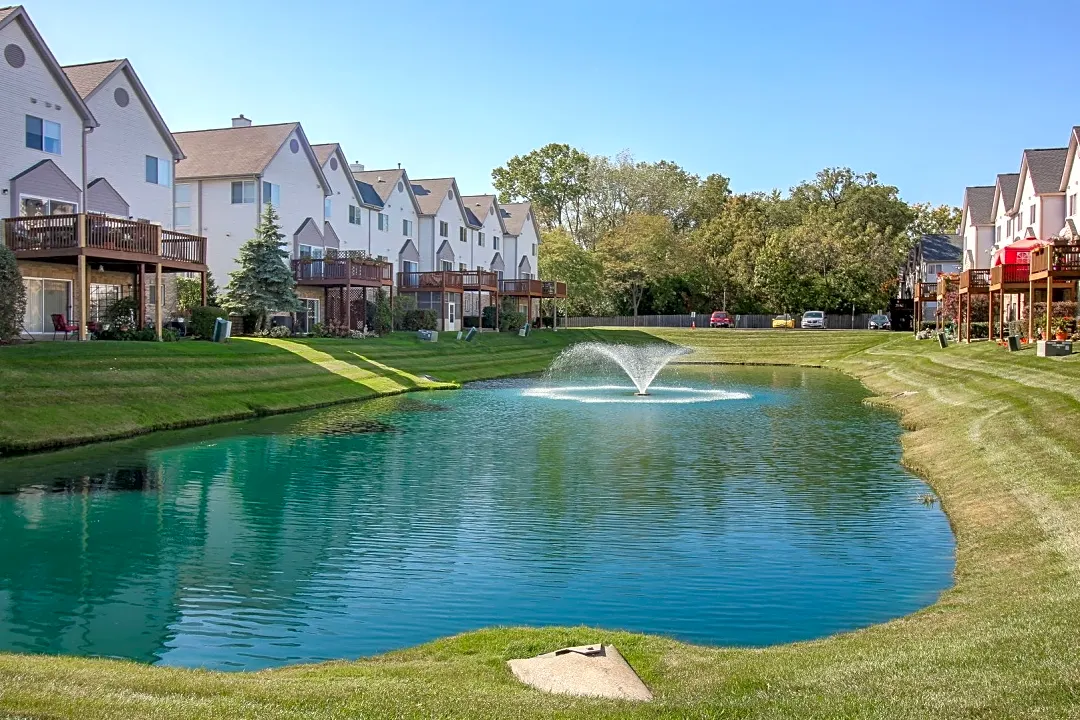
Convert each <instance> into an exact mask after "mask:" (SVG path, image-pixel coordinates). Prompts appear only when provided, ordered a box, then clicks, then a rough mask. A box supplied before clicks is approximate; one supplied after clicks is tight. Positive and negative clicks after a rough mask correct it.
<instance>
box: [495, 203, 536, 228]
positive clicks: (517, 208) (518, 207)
mask: <svg viewBox="0 0 1080 720" xmlns="http://www.w3.org/2000/svg"><path fill="white" fill-rule="evenodd" d="M499 207H500V208H501V209H502V217H503V225H505V226H506V232H508V233H510V234H511V235H520V234H521V229H522V228H523V227H525V218H526V217H527V216H528V215H529V213H530V212H532V203H531V202H519V203H503V204H501V205H499Z"/></svg>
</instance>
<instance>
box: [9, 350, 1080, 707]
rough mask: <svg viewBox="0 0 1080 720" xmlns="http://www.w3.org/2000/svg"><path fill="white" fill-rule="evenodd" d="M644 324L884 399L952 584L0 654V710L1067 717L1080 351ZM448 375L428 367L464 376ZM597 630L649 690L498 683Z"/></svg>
mask: <svg viewBox="0 0 1080 720" xmlns="http://www.w3.org/2000/svg"><path fill="white" fill-rule="evenodd" d="M657 334H658V335H660V336H661V337H663V338H664V339H667V340H671V341H676V342H682V343H687V344H692V345H694V346H695V347H696V348H697V350H696V352H695V353H694V354H693V355H691V356H689V357H688V358H687V359H688V360H690V361H729V362H775V363H797V364H824V365H826V366H829V367H835V368H837V369H840V370H843V371H844V372H847V373H850V374H852V375H854V376H856V377H858V378H860V379H861V380H862V381H863V382H864V383H865V384H866V385H867V386H868V387H869V388H870V389H871V390H872V391H873V392H875V393H876V394H877V395H878V396H879V398H880V401H881V402H886V403H888V404H889V405H890V406H892V407H894V408H896V409H897V410H898V411H899V412H900V413H902V418H903V423H904V424H905V426H906V427H907V428H908V429H909V430H910V432H908V433H907V434H906V435H905V436H904V440H903V442H904V451H905V452H904V458H905V461H906V462H908V463H909V464H910V465H912V466H913V467H915V468H917V469H918V470H919V471H920V472H922V473H923V474H924V475H925V476H926V477H928V478H929V480H930V481H931V483H932V484H933V486H934V488H935V490H936V491H937V493H938V495H939V496H940V498H941V501H942V503H943V505H944V507H945V509H946V511H947V512H948V514H949V517H950V519H951V521H952V524H953V527H954V530H955V533H956V537H957V569H956V585H955V587H954V588H953V589H951V590H949V591H948V592H946V593H945V594H944V595H943V597H942V598H941V600H940V601H939V602H938V603H937V604H935V605H934V606H932V607H930V608H927V609H925V610H923V611H921V612H919V613H916V614H914V615H912V616H909V617H907V618H902V619H899V620H896V621H893V622H890V623H886V624H883V625H878V626H874V627H871V628H867V629H865V630H862V631H859V632H854V633H848V634H844V635H840V636H836V637H832V638H827V639H824V640H819V641H814V642H806V643H798V644H793V645H785V646H778V647H771V648H767V649H760V650H740V649H725V648H709V647H699V646H690V645H685V644H681V643H677V642H674V641H671V640H667V639H664V638H659V637H654V636H643V635H633V634H625V633H610V632H602V631H593V630H587V629H584V628H579V629H492V630H484V631H479V632H474V633H468V634H465V635H461V636H457V637H453V638H448V639H444V640H441V641H437V642H434V643H430V644H427V645H424V646H421V647H417V648H413V649H409V650H405V651H401V652H396V653H390V654H387V655H384V656H380V657H377V658H372V659H368V660H362V661H358V662H339V663H330V664H323V665H316V666H304V667H291V668H284V669H280V670H273V671H267V672H260V673H236V674H222V673H209V672H200V671H190V670H177V669H166V668H153V667H147V666H142V665H137V664H134V663H126V662H115V661H102V660H84V659H75V658H56V657H35V656H19V655H10V654H8V655H0V714H3V712H5V711H6V712H9V713H11V714H13V715H15V716H19V717H42V718H46V717H48V718H53V717H79V718H84V717H95V718H129V717H150V716H153V717H156V718H193V717H198V718H218V717H245V718H259V719H260V720H268V719H272V718H314V717H320V718H321V717H342V718H344V717H350V718H353V717H417V718H430V717H449V716H456V717H505V718H515V719H516V718H521V717H551V716H559V717H590V718H593V717H671V718H683V717H739V718H785V717H790V718H806V717H815V718H819V717H820V718H849V717H866V718H926V717H934V718H1068V717H1080V658H1078V656H1077V652H1076V650H1077V648H1080V623H1078V622H1077V618H1078V617H1080V522H1078V521H1080V481H1078V480H1077V478H1078V477H1080V472H1078V471H1080V439H1078V435H1077V433H1076V432H1075V430H1074V428H1075V427H1076V426H1077V423H1078V421H1080V383H1078V382H1077V380H1080V359H1073V358H1068V359H1063V360H1040V359H1037V358H1034V357H1032V356H1031V354H1030V352H1027V353H1023V354H1020V355H1009V354H1008V353H1006V352H1005V351H1004V350H1001V349H999V348H997V347H995V346H991V345H988V344H985V343H984V344H981V345H973V346H970V347H950V348H948V349H946V350H941V349H939V348H938V347H937V346H936V344H935V343H931V342H915V341H913V340H911V339H910V338H907V337H897V336H893V335H885V334H882V335H870V334H866V333H841V332H828V333H770V332H714V333H710V332H707V331H702V330H698V331H666V332H659V331H658V332H657ZM566 337H567V339H573V338H571V336H570V335H569V334H568V335H567V336H566ZM617 337H622V336H621V335H620V336H617ZM391 349H392V348H391ZM391 349H388V350H387V352H390V350H391ZM425 351H426V350H425ZM401 352H405V349H402V351H401ZM436 352H446V353H450V352H451V351H450V350H446V349H441V350H439V351H436ZM496 357H497V355H496ZM456 359H458V358H457V356H453V355H448V356H447V357H446V358H445V360H446V362H447V363H448V364H449V363H451V362H453V361H455V360H456ZM441 360H442V358H438V359H437V358H434V357H432V358H426V359H425V358H423V357H420V356H416V357H413V358H405V357H401V358H399V359H398V362H399V365H395V367H403V369H407V370H408V371H409V372H413V373H422V372H425V371H426V372H430V373H431V374H433V375H436V376H439V377H442V376H441V375H440V374H439V373H438V372H436V368H435V367H434V365H436V364H438V363H439V362H440V361H441ZM489 360H495V357H492V358H489ZM380 362H381V360H380ZM410 362H415V364H412V365H410V364H409V363H410ZM425 363H429V364H430V365H431V366H429V367H428V368H426V369H425V368H424V367H421V366H422V365H424V364H425ZM496 363H498V361H497V360H496ZM387 364H390V365H393V364H394V363H391V362H389V361H387ZM522 365H523V366H525V365H528V363H522ZM456 372H459V373H461V374H460V375H459V376H456V377H453V378H451V375H450V374H447V375H446V377H447V379H467V376H468V374H469V372H470V371H469V370H467V369H465V368H460V369H459V370H458V371H456ZM5 382H7V381H5ZM5 427H7V426H5ZM916 550H917V549H916ZM597 641H605V642H614V643H615V644H617V645H618V647H619V649H620V650H621V651H622V652H623V654H624V655H625V656H626V657H627V658H628V659H629V660H630V662H631V663H632V664H633V665H634V666H635V668H636V669H637V670H638V671H639V672H640V673H641V675H642V676H643V678H644V680H645V681H646V683H648V685H649V686H650V688H651V689H652V690H653V692H654V694H655V695H656V698H657V699H656V701H655V702H653V703H651V704H648V705H628V704H622V703H615V702H607V701H599V700H584V699H571V698H566V697H560V696H551V695H544V694H541V693H539V692H535V691H532V690H529V689H526V688H524V687H522V686H520V685H518V684H517V683H516V682H515V681H514V680H513V678H512V677H511V676H510V674H509V672H508V671H507V670H506V667H505V665H504V662H505V660H506V659H508V658H511V657H522V656H527V655H530V654H534V653H539V652H543V651H548V650H551V649H553V648H556V647H559V646H563V645H573V644H581V643H586V642H597Z"/></svg>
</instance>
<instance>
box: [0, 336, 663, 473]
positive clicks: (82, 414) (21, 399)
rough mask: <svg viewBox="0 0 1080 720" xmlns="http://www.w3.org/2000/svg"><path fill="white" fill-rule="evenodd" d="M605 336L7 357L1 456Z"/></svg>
mask: <svg viewBox="0 0 1080 720" xmlns="http://www.w3.org/2000/svg"><path fill="white" fill-rule="evenodd" d="M632 335H637V334H632ZM606 336H607V337H610V336H611V333H610V332H609V333H607V334H606ZM601 337H605V333H604V332H602V331H593V330H574V331H568V332H559V333H549V332H548V333H533V334H532V335H530V336H529V337H528V338H520V337H518V336H517V335H514V334H506V333H501V334H494V333H485V334H483V335H481V336H480V337H478V338H477V339H476V340H475V341H473V342H470V343H465V342H459V341H457V340H454V339H452V336H451V335H447V334H443V335H442V336H441V339H440V341H439V342H438V343H434V344H433V343H422V342H420V341H419V340H417V339H416V337H415V335H413V334H412V333H398V334H394V335H393V336H391V337H389V338H380V339H378V340H366V341H354V340H330V339H326V340H302V341H292V340H290V341H288V343H281V342H276V341H266V342H258V341H253V340H246V339H242V338H238V339H235V340H233V341H232V342H231V343H229V344H227V345H216V344H213V343H205V342H180V343H132V342H127V343H120V342H91V343H74V342H69V343H61V342H56V343H52V342H41V343H36V344H33V345H20V346H15V347H7V348H0V398H3V407H2V410H3V411H2V412H0V455H5V454H12V453H17V452H25V451H28V450H41V449H46V448H50V447H63V446H66V445H70V444H73V443H79V442H88V441H92V440H106V439H112V438H120V437H126V436H130V435H134V434H138V433H143V432H149V431H152V430H164V429H168V428H177V427H185V426H189V425H197V424H203V423H208V422H215V421H221V420H230V419H232V420H236V419H241V418H247V417H253V416H257V415H264V414H269V413H274V412H283V411H287V410H299V409H303V408H310V407H318V406H320V405H327V404H330V403H335V402H344V401H349V400H360V399H364V398H370V397H374V396H376V395H380V394H386V393H392V392H404V391H407V390H417V389H425V388H426V387H430V386H431V385H430V384H429V383H427V381H425V380H424V379H423V378H420V377H418V376H419V375H421V374H423V373H428V374H431V375H432V376H434V377H436V378H437V379H438V380H441V381H446V382H450V383H461V382H468V381H471V380H481V379H487V378H494V377H505V376H508V375H521V374H526V373H535V372H540V371H542V370H544V369H545V368H546V367H547V366H548V365H549V364H550V363H551V360H552V358H553V357H554V356H555V355H556V354H558V353H559V351H561V350H562V349H563V348H564V347H566V345H568V344H570V343H571V342H576V341H579V340H586V339H599V338H601ZM617 337H620V338H622V337H624V334H622V333H620V334H618V335H617ZM640 337H641V338H647V337H648V336H644V335H641V336H640ZM287 346H288V347H292V348H293V349H302V348H306V349H307V350H308V352H305V353H303V354H298V353H296V352H290V350H289V349H288V347H287ZM326 356H329V358H327V357H326Z"/></svg>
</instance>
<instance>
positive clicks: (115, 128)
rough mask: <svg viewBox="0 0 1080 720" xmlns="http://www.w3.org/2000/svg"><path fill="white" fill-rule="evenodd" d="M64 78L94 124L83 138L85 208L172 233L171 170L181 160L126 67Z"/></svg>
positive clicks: (102, 67)
mask: <svg viewBox="0 0 1080 720" xmlns="http://www.w3.org/2000/svg"><path fill="white" fill-rule="evenodd" d="M64 73H65V74H66V75H67V76H68V79H70V80H71V84H72V85H74V86H75V89H76V90H77V91H78V92H79V95H80V96H82V98H83V100H84V101H85V102H86V104H87V106H88V107H89V108H90V111H91V112H92V113H93V114H94V117H95V118H96V119H97V121H98V123H99V127H97V128H95V129H94V130H93V132H91V133H90V134H89V135H87V137H86V176H87V178H88V181H87V185H86V196H87V199H86V204H87V209H89V210H95V211H100V212H104V213H108V214H110V215H116V216H119V217H133V218H138V219H139V220H145V221H147V222H153V223H157V224H158V225H161V226H162V227H163V228H166V229H169V230H171V229H173V168H174V166H175V165H176V163H178V162H179V161H180V159H181V158H183V156H184V155H183V153H182V152H181V151H180V146H179V145H178V144H177V143H176V140H175V139H174V138H173V136H172V133H171V132H169V127H168V126H167V125H166V124H165V120H164V119H163V118H162V117H161V113H159V112H158V109H157V107H155V106H154V103H153V101H152V100H151V99H150V95H149V94H148V93H147V92H146V88H145V87H144V86H143V84H142V82H141V81H140V80H139V76H138V75H136V74H135V70H134V68H132V66H131V63H130V62H128V61H127V60H109V61H106V62H97V63H86V64H82V65H66V66H64Z"/></svg>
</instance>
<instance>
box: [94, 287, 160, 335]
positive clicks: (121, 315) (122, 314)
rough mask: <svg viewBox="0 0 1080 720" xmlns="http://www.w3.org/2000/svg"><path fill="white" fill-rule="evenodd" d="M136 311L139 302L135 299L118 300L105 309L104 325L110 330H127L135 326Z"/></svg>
mask: <svg viewBox="0 0 1080 720" xmlns="http://www.w3.org/2000/svg"><path fill="white" fill-rule="evenodd" d="M138 311H139V301H138V300H137V299H136V298H134V297H126V298H120V299H119V300H115V301H113V303H112V304H111V305H109V307H108V308H106V310H105V324H106V325H108V326H109V327H110V328H116V329H120V330H125V329H128V328H130V327H131V326H132V325H134V324H135V314H136V313H137V312H138ZM155 339H156V338H155Z"/></svg>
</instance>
